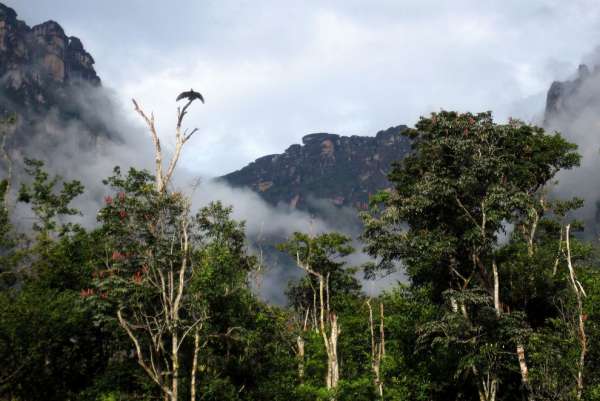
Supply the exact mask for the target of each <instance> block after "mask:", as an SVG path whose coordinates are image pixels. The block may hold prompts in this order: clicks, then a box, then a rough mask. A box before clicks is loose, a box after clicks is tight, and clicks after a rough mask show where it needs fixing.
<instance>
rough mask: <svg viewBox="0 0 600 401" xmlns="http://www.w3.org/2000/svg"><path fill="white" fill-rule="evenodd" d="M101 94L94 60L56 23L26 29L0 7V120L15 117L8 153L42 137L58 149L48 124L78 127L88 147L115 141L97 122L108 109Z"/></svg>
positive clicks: (104, 127) (4, 7) (11, 13)
mask: <svg viewBox="0 0 600 401" xmlns="http://www.w3.org/2000/svg"><path fill="white" fill-rule="evenodd" d="M100 89H101V82H100V78H99V77H98V75H97V73H96V71H95V69H94V59H93V57H92V56H91V55H90V54H89V53H88V52H87V51H86V50H85V48H84V46H83V44H82V42H81V40H79V39H78V38H76V37H73V36H71V37H68V36H67V35H66V34H65V31H64V29H63V28H62V27H61V26H60V24H59V23H57V22H56V21H46V22H44V23H42V24H39V25H35V26H33V27H29V26H28V25H27V24H26V23H25V22H23V21H21V20H19V19H18V18H17V13H16V12H15V11H14V10H13V9H11V8H9V7H7V6H5V5H3V4H1V3H0V117H2V116H6V115H9V114H17V116H18V126H17V130H16V131H15V133H14V134H13V135H11V139H10V141H9V145H10V146H11V147H12V146H14V147H16V148H19V149H20V148H24V147H25V146H26V145H27V144H28V143H29V142H30V141H31V140H32V139H33V138H34V137H36V136H40V135H41V136H47V137H48V140H51V139H52V142H53V143H55V144H56V145H59V144H60V143H61V142H62V141H65V140H67V138H66V137H64V138H63V137H57V136H56V135H50V134H49V132H46V131H48V130H49V129H48V128H47V126H46V124H44V123H42V122H43V121H46V120H47V119H48V120H49V121H50V120H51V121H53V122H56V123H59V126H60V127H66V126H73V124H76V125H77V126H78V127H80V129H77V132H86V133H87V134H86V135H84V134H81V136H82V138H78V139H84V140H86V141H87V139H89V141H87V142H90V143H92V144H94V143H95V142H96V141H97V139H98V138H101V137H104V138H110V139H116V138H117V136H118V135H117V134H116V133H114V132H112V131H113V130H112V129H111V128H110V127H108V126H107V125H106V124H105V123H103V122H102V120H101V119H100V118H99V117H98V114H99V112H100V111H102V112H106V111H107V110H109V109H110V107H111V106H110V104H109V103H110V102H109V100H108V99H107V98H106V96H105V94H103V93H100ZM54 125H55V126H56V124H54ZM54 131H55V132H56V131H58V130H57V129H54ZM65 135H66V134H65ZM84 136H85V138H84Z"/></svg>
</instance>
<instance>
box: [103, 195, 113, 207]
mask: <svg viewBox="0 0 600 401" xmlns="http://www.w3.org/2000/svg"><path fill="white" fill-rule="evenodd" d="M104 202H106V204H107V205H112V203H113V198H112V196H107V197H105V198H104Z"/></svg>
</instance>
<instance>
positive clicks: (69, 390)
mask: <svg viewBox="0 0 600 401" xmlns="http://www.w3.org/2000/svg"><path fill="white" fill-rule="evenodd" d="M136 107H137V104H136ZM186 107H187V106H186ZM183 112H184V114H185V108H184V109H183ZM148 122H149V124H150V122H151V121H150V120H148ZM152 123H153V121H152ZM180 123H181V119H180V120H179V124H180ZM178 128H179V126H178ZM405 135H407V136H409V137H410V138H411V141H412V144H413V149H412V152H411V154H410V155H409V156H408V157H406V158H404V159H403V161H402V162H399V163H397V164H395V165H394V167H393V170H392V171H391V173H390V175H389V180H390V182H391V183H392V184H393V188H392V189H391V190H389V191H385V192H382V193H380V194H378V195H377V196H374V197H373V199H372V202H371V208H370V210H369V211H368V212H364V213H363V214H362V218H363V221H364V233H363V238H362V240H363V242H364V243H365V247H366V251H367V252H368V253H369V254H370V255H372V256H373V260H374V262H373V263H370V264H367V265H365V266H347V265H346V263H345V260H346V259H345V257H346V256H348V255H350V254H352V253H353V252H355V250H354V249H353V248H352V247H351V245H350V244H351V239H350V238H348V237H346V236H345V235H343V234H340V233H318V234H309V233H296V234H295V235H293V236H292V237H291V238H289V239H288V240H287V241H286V242H284V243H282V244H280V245H279V249H280V250H281V251H282V252H285V253H287V254H289V255H290V256H291V257H292V258H293V259H294V260H295V261H296V264H297V268H298V269H301V270H303V271H304V272H305V273H306V274H305V276H304V278H302V279H301V280H299V281H297V282H293V283H291V284H290V285H289V288H288V296H289V306H288V307H285V308H282V307H276V306H273V305H269V304H268V303H266V302H263V301H261V300H259V299H258V298H257V297H256V296H255V295H254V294H253V292H252V290H251V285H250V282H251V277H252V275H254V274H257V272H256V270H257V266H258V262H259V261H258V260H257V259H256V258H255V257H254V256H252V255H251V254H249V253H248V251H247V249H246V246H245V234H244V224H243V223H242V222H237V221H234V220H232V219H231V216H230V215H231V209H230V208H228V207H227V206H225V205H223V204H221V203H213V204H210V205H207V206H205V207H203V208H201V209H200V210H197V211H195V210H192V208H191V205H190V203H189V200H188V198H187V197H186V195H185V194H182V193H179V192H173V191H170V190H169V186H168V178H169V177H170V175H169V174H167V177H166V178H167V179H166V180H164V178H165V177H164V176H163V173H162V171H158V174H159V176H156V175H153V174H151V173H150V172H147V171H140V170H135V169H132V170H130V171H127V172H122V171H121V170H120V169H119V168H115V170H114V174H113V175H112V176H111V177H108V178H107V179H106V180H105V183H106V185H107V196H106V198H105V199H104V206H103V207H102V208H101V210H100V211H99V212H98V214H97V219H98V225H97V227H96V228H95V229H92V230H86V229H84V228H82V227H81V226H79V225H77V224H75V223H73V221H74V220H73V219H72V216H74V215H76V214H78V213H79V212H78V211H77V210H75V209H73V208H72V206H71V202H72V200H73V199H75V198H76V197H77V196H78V195H80V194H81V193H82V192H83V191H84V188H83V187H82V185H81V184H80V183H79V182H76V181H73V182H64V181H62V180H61V179H60V178H57V177H52V176H51V175H49V174H48V173H47V172H45V171H44V166H43V164H42V163H40V162H37V161H34V160H30V161H28V162H27V164H26V170H27V172H28V174H29V179H28V180H25V182H24V183H23V184H22V186H21V187H20V189H19V191H18V195H19V196H18V201H19V202H21V203H23V204H26V205H29V206H30V209H31V216H33V219H32V220H31V221H30V220H23V221H28V222H30V223H31V224H30V227H29V228H30V229H28V230H24V231H23V232H17V231H16V229H15V227H14V225H13V222H14V221H15V219H16V217H15V216H12V215H11V213H14V211H15V209H14V207H13V204H12V202H11V198H10V196H9V194H8V190H9V189H10V185H9V184H10V179H5V180H3V181H2V185H0V195H2V197H1V198H2V199H3V204H2V207H1V208H0V248H1V249H0V399H4V400H19V401H29V400H31V401H36V400H82V401H83V400H90V401H91V400H102V401H108V400H151V399H163V400H171V401H175V400H192V401H194V400H248V401H250V400H252V401H254V400H286V401H289V400H380V399H383V400H432V401H433V400H440V401H447V400H477V399H479V400H482V401H492V400H521V399H522V400H528V401H533V400H579V399H581V400H600V366H598V363H597V361H598V360H600V359H599V357H600V355H599V354H600V347H599V340H600V327H599V325H598V324H599V323H600V310H599V308H598V306H597V305H599V303H598V302H596V301H597V300H598V297H600V277H598V268H597V266H598V263H599V260H598V258H597V247H596V244H595V243H594V242H585V241H583V240H582V239H580V236H579V235H578V234H577V232H578V231H581V230H582V229H583V226H582V224H581V223H580V222H577V221H573V220H572V218H571V215H572V213H571V212H572V210H574V209H576V208H578V207H580V206H581V204H582V202H581V201H580V200H578V199H577V198H573V199H557V198H556V197H554V196H553V195H552V185H553V180H554V179H555V176H556V174H557V172H558V171H560V170H561V169H570V168H574V167H576V166H577V165H578V163H579V155H578V154H577V153H576V147H575V146H574V145H573V144H571V143H568V142H567V141H565V140H564V139H563V138H562V137H561V136H560V135H559V134H552V135H550V134H547V133H545V132H544V131H543V130H542V129H540V128H537V127H533V126H530V125H527V124H524V123H521V122H519V121H510V122H509V123H507V124H496V123H494V122H493V120H492V117H491V114H490V113H481V114H476V115H475V114H470V113H466V114H459V113H454V112H440V113H434V114H432V115H431V116H430V117H428V118H422V119H421V120H420V121H419V122H418V124H417V125H416V127H415V128H414V129H410V130H407V131H406V132H405ZM183 142H185V141H182V144H183ZM199 190H201V188H200V189H199ZM574 195H576V194H574ZM398 268H402V269H404V270H405V271H406V273H407V275H408V278H409V281H408V283H407V284H401V283H398V284H397V285H396V286H395V287H393V288H391V289H389V290H388V291H386V292H384V293H382V294H381V295H379V296H377V297H374V298H371V297H368V296H367V295H365V293H364V292H363V291H362V288H361V283H360V282H359V280H358V279H357V275H358V273H359V270H363V272H364V274H365V275H366V277H367V278H369V279H376V278H377V277H378V276H379V275H381V274H385V273H386V272H388V271H391V270H394V269H398ZM596 290H599V291H596Z"/></svg>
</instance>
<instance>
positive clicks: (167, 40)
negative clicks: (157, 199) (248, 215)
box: [4, 0, 600, 176]
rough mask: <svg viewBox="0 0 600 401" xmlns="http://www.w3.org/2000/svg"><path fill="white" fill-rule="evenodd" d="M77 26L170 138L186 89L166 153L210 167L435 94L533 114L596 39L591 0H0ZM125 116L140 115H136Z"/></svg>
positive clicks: (405, 114)
mask: <svg viewBox="0 0 600 401" xmlns="http://www.w3.org/2000/svg"><path fill="white" fill-rule="evenodd" d="M4 3H5V4H7V5H8V6H10V7H12V8H14V9H15V10H16V11H17V13H18V15H19V18H20V19H22V20H24V21H25V22H26V23H27V24H28V25H34V24H38V23H41V22H43V21H46V20H49V19H52V20H55V21H57V22H59V23H60V24H61V25H62V26H63V28H64V29H65V31H66V33H67V35H73V36H77V37H79V38H80V39H81V40H82V41H83V43H84V46H85V47H86V49H87V50H88V51H89V52H90V53H91V54H92V55H93V57H94V58H95V60H96V65H95V67H96V70H97V72H98V74H99V75H100V77H101V78H102V80H103V85H104V86H106V87H108V88H110V89H111V90H113V91H114V93H115V97H116V98H117V99H119V102H120V103H121V105H122V107H124V108H126V110H128V111H127V112H126V115H128V116H130V117H129V118H131V120H132V121H134V122H136V123H137V120H136V119H137V118H138V116H137V115H135V113H134V112H133V111H132V110H131V111H129V109H130V108H131V104H130V102H129V99H130V98H132V97H135V98H136V99H137V100H138V101H139V102H140V103H141V104H142V106H143V107H144V108H145V109H146V110H147V111H154V113H155V115H156V118H157V121H158V126H159V130H160V132H161V136H162V137H163V138H164V139H163V140H164V141H165V143H167V144H169V143H172V142H169V141H172V128H173V127H174V124H175V110H176V107H177V103H176V102H175V97H176V96H177V94H178V93H179V92H181V91H183V90H187V89H190V88H193V89H195V90H197V91H200V92H201V93H202V94H203V95H204V97H205V99H206V104H205V105H201V104H194V105H193V108H192V110H191V112H190V114H189V118H188V121H187V124H188V126H189V127H190V128H193V127H197V128H198V129H199V132H198V133H197V134H196V136H195V137H194V139H193V140H192V141H190V142H189V145H188V148H187V149H186V150H185V153H184V155H183V158H182V163H183V164H184V165H185V167H187V168H188V169H190V170H192V171H194V172H197V173H199V174H202V175H208V176H217V175H221V174H225V173H228V172H231V171H234V170H237V169H239V168H241V167H243V166H244V165H246V164H247V163H249V162H250V161H252V160H254V159H256V158H258V157H260V156H264V155H267V154H273V153H282V152H283V151H284V150H285V149H286V148H287V147H289V146H290V145H291V144H293V143H300V141H301V138H302V137H303V136H304V135H306V134H309V133H313V132H332V133H338V134H342V135H374V134H375V133H376V132H377V131H379V130H381V129H386V128H388V127H390V126H394V125H399V124H406V125H409V126H410V125H414V123H415V122H416V121H417V120H418V118H419V116H421V115H426V114H428V113H430V112H432V111H438V110H440V109H446V110H449V109H456V110H461V111H466V110H469V111H474V112H476V111H485V110H492V111H493V112H494V114H495V116H496V118H497V119H498V120H501V121H502V120H506V119H507V118H508V117H509V116H513V117H518V118H521V119H524V120H526V121H528V122H532V121H538V119H539V118H540V116H541V113H542V112H543V107H544V101H545V93H546V91H547V89H548V88H549V86H550V84H551V82H552V81H553V80H557V79H558V80H564V79H567V78H569V77H570V76H571V75H573V74H574V73H575V71H576V68H577V65H578V64H579V63H580V62H582V60H586V58H589V57H590V55H591V54H593V53H594V52H595V49H596V47H597V46H598V45H600V7H599V6H598V3H597V1H591V0H572V1H555V0H528V1H522V0H502V1H500V0H496V1H491V0H472V1H466V0H453V1H445V0H438V1H433V0H397V1H390V0H378V1H375V0H373V1H357V0H343V1H342V0H340V1H324V0H321V1H311V0H305V1H275V0H265V1H262V0H253V1H228V0H218V1H217V0H214V1H213V0H204V1H203V0H185V1H184V0H179V1H177V0H172V1H169V2H165V1H155V0H144V1H142V0H128V1H124V0H118V1H117V0H102V1H95V0H6V1H4ZM139 123H140V124H141V122H139Z"/></svg>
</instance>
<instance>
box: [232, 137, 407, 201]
mask: <svg viewBox="0 0 600 401" xmlns="http://www.w3.org/2000/svg"><path fill="white" fill-rule="evenodd" d="M405 129H406V126H403V125H401V126H397V127H392V128H389V129H387V130H385V131H380V132H378V133H377V135H375V136H374V137H366V136H340V135H335V134H327V133H317V134H310V135H306V136H305V137H304V138H302V145H300V144H295V145H292V146H290V147H289V148H288V149H287V150H286V151H285V152H284V153H282V154H277V155H269V156H264V157H261V158H260V159H257V160H256V161H254V162H252V163H250V164H249V165H248V166H246V167H244V168H242V169H241V170H238V171H235V172H233V173H230V174H227V175H226V176H224V177H222V179H224V180H225V181H227V182H228V183H229V184H231V185H233V186H236V187H242V186H244V187H249V188H251V189H253V190H254V191H256V192H257V193H259V194H260V195H261V197H262V198H263V199H265V200H266V201H267V202H269V203H271V204H273V205H276V204H278V203H285V204H287V205H289V206H290V207H292V208H300V209H305V210H310V209H311V206H314V204H315V202H313V200H317V199H319V200H327V201H328V202H329V203H331V204H333V205H336V206H350V207H354V208H359V209H362V208H365V207H366V205H367V202H368V198H369V195H370V194H374V193H376V192H377V191H379V190H381V189H384V188H386V187H388V186H389V184H388V181H387V173H388V171H389V169H390V166H391V164H392V162H393V161H395V160H399V159H402V157H403V156H404V155H405V154H406V153H407V152H409V150H410V142H409V140H408V138H406V137H405V136H403V135H402V131H404V130H405Z"/></svg>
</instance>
